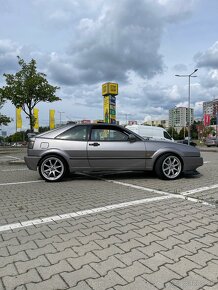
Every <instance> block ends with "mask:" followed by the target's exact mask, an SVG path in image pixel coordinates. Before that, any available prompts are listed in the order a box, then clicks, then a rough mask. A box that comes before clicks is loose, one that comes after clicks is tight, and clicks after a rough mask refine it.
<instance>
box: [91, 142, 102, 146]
mask: <svg viewBox="0 0 218 290" xmlns="http://www.w3.org/2000/svg"><path fill="white" fill-rule="evenodd" d="M89 146H95V147H96V146H100V144H99V143H97V142H95V143H89Z"/></svg>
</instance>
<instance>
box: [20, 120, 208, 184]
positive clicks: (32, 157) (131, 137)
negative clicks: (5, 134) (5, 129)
mask: <svg viewBox="0 0 218 290" xmlns="http://www.w3.org/2000/svg"><path fill="white" fill-rule="evenodd" d="M25 162H26V164H27V166H28V168H29V169H31V170H37V169H38V171H39V174H40V175H41V177H42V178H43V179H45V180H46V181H59V180H61V179H62V178H63V177H64V176H65V174H66V173H67V172H75V171H106V170H107V171H114V170H115V171H118V170H121V171H122V170H131V171H136V170H137V171H139V170H140V171H141V170H144V171H146V170H148V171H151V170H154V171H155V172H156V174H157V176H158V177H159V178H162V179H170V180H173V179H176V178H178V177H179V176H180V175H181V173H182V172H186V171H193V170H195V169H196V168H198V167H199V166H201V165H203V159H202V157H201V156H200V151H199V150H198V149H196V148H194V147H192V146H186V145H183V144H178V143H174V142H164V141H162V142H161V141H153V140H145V139H144V138H142V137H141V136H139V135H137V134H136V133H134V132H132V131H130V130H128V129H126V128H124V127H121V126H118V125H112V124H84V125H82V124H76V125H66V126H64V127H60V128H58V129H54V130H51V131H48V132H45V133H42V134H39V135H36V136H35V137H33V138H30V141H29V143H28V149H27V156H25Z"/></svg>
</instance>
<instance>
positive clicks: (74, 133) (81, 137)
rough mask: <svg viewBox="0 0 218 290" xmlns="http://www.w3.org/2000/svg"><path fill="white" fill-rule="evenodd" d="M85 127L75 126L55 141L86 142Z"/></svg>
mask: <svg viewBox="0 0 218 290" xmlns="http://www.w3.org/2000/svg"><path fill="white" fill-rule="evenodd" d="M87 132H88V130H87V126H75V127H72V128H70V129H69V130H67V131H65V132H63V133H61V134H60V135H58V136H57V137H56V139H61V140H72V141H86V140H87Z"/></svg>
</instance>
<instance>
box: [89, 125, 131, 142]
mask: <svg viewBox="0 0 218 290" xmlns="http://www.w3.org/2000/svg"><path fill="white" fill-rule="evenodd" d="M91 140H92V141H127V140H128V135H127V134H125V133H123V132H121V131H119V130H116V129H103V128H102V129H100V128H99V129H97V128H96V129H92V133H91Z"/></svg>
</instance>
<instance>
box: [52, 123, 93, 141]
mask: <svg viewBox="0 0 218 290" xmlns="http://www.w3.org/2000/svg"><path fill="white" fill-rule="evenodd" d="M78 127H81V128H86V139H85V140H80V139H62V138H59V136H60V135H62V134H64V133H66V132H68V131H70V130H72V129H74V128H78ZM88 138H89V128H88V126H84V125H76V126H73V127H70V128H69V129H68V130H66V131H64V132H62V133H60V134H59V135H58V136H56V137H55V138H54V139H56V140H62V141H78V142H87V141H88Z"/></svg>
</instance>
